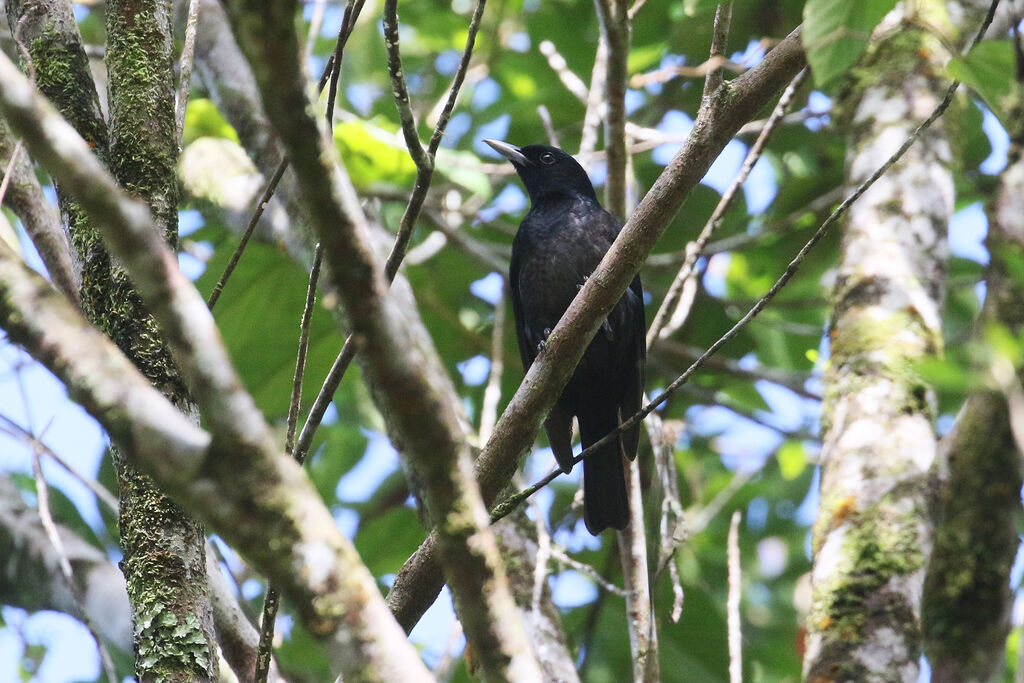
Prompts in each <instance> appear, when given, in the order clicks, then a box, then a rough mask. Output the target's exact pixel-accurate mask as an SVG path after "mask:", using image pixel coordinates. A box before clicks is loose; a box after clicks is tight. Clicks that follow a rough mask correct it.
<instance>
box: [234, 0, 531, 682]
mask: <svg viewBox="0 0 1024 683" xmlns="http://www.w3.org/2000/svg"><path fill="white" fill-rule="evenodd" d="M293 10H294V3H291V2H283V3H276V4H273V5H264V4H258V5H256V6H253V7H250V6H248V5H247V4H246V3H243V2H237V3H231V5H230V9H229V16H230V17H231V20H232V24H233V28H234V30H235V33H236V35H245V36H246V41H245V45H244V46H243V48H244V49H248V50H249V51H250V63H251V65H252V66H253V68H254V70H255V72H256V78H257V82H258V83H259V85H260V87H261V90H262V92H263V99H264V103H265V105H266V107H267V113H268V115H269V116H270V119H271V121H273V123H274V126H275V129H276V130H277V132H278V135H280V136H281V139H282V142H283V143H284V146H285V147H286V149H287V151H288V156H289V158H290V159H292V161H293V164H294V168H295V171H296V176H297V177H298V179H299V181H300V182H299V187H300V190H301V192H302V195H303V197H304V198H305V200H306V204H307V206H308V207H309V213H310V220H311V222H312V224H313V226H314V228H315V229H316V231H317V233H318V234H319V237H320V240H321V242H322V243H323V246H324V254H325V257H326V259H327V264H328V266H329V268H328V272H329V274H330V277H331V285H332V286H333V287H334V288H335V290H336V291H337V293H338V295H339V297H340V298H341V300H342V302H343V303H344V306H345V309H346V313H347V314H348V318H349V322H350V324H351V326H352V330H353V332H354V334H355V335H356V336H358V337H361V338H362V339H363V340H365V342H366V343H365V347H364V349H363V352H362V353H361V355H360V358H361V361H362V368H363V371H364V373H365V375H366V377H367V379H368V380H369V382H370V383H371V385H372V386H373V387H374V392H375V395H376V396H377V398H378V400H379V401H381V403H382V408H383V410H384V411H386V412H387V413H388V414H389V417H390V419H391V421H392V423H393V424H394V425H395V427H396V429H399V430H401V433H402V437H403V438H404V439H405V442H404V444H403V445H404V447H405V455H406V456H407V457H408V458H409V460H410V462H411V463H412V465H413V467H414V468H415V469H416V471H417V474H418V475H419V477H420V481H422V482H423V483H424V491H423V493H424V498H425V500H426V504H427V509H428V511H429V513H430V516H431V518H432V519H433V520H435V521H436V522H437V523H438V527H437V528H438V530H439V536H438V540H439V541H440V550H441V560H442V562H443V564H444V567H445V575H446V577H447V579H448V581H449V585H450V586H451V587H452V592H453V594H454V596H455V600H456V606H457V607H458V608H459V616H460V619H461V621H462V624H463V628H464V629H465V632H466V636H467V638H468V639H469V641H470V642H471V643H473V645H474V649H475V650H476V652H477V653H478V654H479V655H480V656H481V659H482V662H481V663H482V666H483V667H484V670H485V671H488V672H490V675H493V676H499V677H506V678H531V677H535V676H538V675H539V669H538V667H537V662H536V661H535V660H534V658H533V656H532V653H531V652H530V650H529V647H528V644H527V642H526V636H525V633H524V632H523V629H522V623H521V621H520V620H519V618H518V616H517V614H516V612H515V605H514V603H513V601H512V597H511V595H510V593H509V591H508V586H507V583H506V580H505V575H504V570H503V567H502V566H501V563H500V559H499V557H498V552H497V546H496V544H495V541H494V537H493V535H492V534H491V533H490V530H489V529H488V528H487V516H486V510H485V508H484V507H483V504H482V501H481V500H480V494H479V490H478V489H477V486H476V482H475V480H474V479H473V476H472V453H471V451H470V449H469V447H468V444H467V443H466V442H465V439H464V437H463V430H462V425H461V424H460V423H459V419H458V414H457V412H456V408H455V407H454V406H452V405H451V404H450V403H448V402H447V401H446V400H445V398H446V397H447V396H448V395H450V393H451V392H452V391H453V389H452V388H451V384H450V382H451V381H450V379H449V378H448V377H447V375H446V374H445V372H444V370H443V368H439V367H437V361H436V356H434V355H432V354H429V353H426V352H424V350H423V349H422V348H420V347H418V346H417V344H416V343H415V342H414V340H413V339H412V337H411V335H410V331H409V330H408V329H407V327H406V326H405V324H404V317H403V315H402V313H401V311H399V310H398V309H397V306H396V302H395V299H394V298H393V297H391V296H389V295H388V293H387V289H388V279H387V277H386V275H385V272H384V270H383V269H382V268H380V267H379V265H378V264H377V262H376V260H375V258H374V256H373V252H372V248H371V242H370V236H369V235H368V234H367V230H366V226H365V225H361V224H360V223H359V222H358V221H356V220H353V219H352V217H351V216H350V215H348V214H346V213H345V211H344V209H343V206H342V203H341V201H340V199H341V198H340V192H339V190H340V189H342V188H340V187H339V185H338V184H337V182H338V181H337V178H336V176H335V173H334V169H333V168H330V167H326V166H325V165H324V162H323V160H324V159H325V158H326V157H327V155H328V154H330V152H331V151H332V150H329V149H325V147H324V146H323V144H322V143H323V140H322V137H321V135H320V132H319V131H318V130H317V127H316V122H315V121H313V120H312V119H311V118H309V117H308V115H307V114H306V107H305V101H304V100H305V94H304V91H303V88H302V85H301V69H300V67H299V64H298V53H299V50H298V46H297V42H296V37H295V35H294V30H293V28H292V20H291V19H292V13H293ZM396 30H397V27H396ZM387 31H388V29H386V33H387ZM393 38H394V36H392V37H389V38H387V40H389V41H391V42H392V43H393V42H394V40H393ZM413 132H415V131H413ZM417 144H418V140H417Z"/></svg>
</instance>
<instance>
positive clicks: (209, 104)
mask: <svg viewBox="0 0 1024 683" xmlns="http://www.w3.org/2000/svg"><path fill="white" fill-rule="evenodd" d="M203 137H210V138H227V139H228V140H231V141H232V142H234V143H236V144H237V143H238V133H236V132H235V129H234V128H232V127H231V124H230V123H228V122H227V121H225V120H224V117H223V116H221V115H220V111H219V110H218V109H217V105H216V104H214V103H213V101H212V100H208V99H206V98H203V97H200V98H198V99H191V100H189V103H188V108H187V109H185V131H184V134H183V140H182V142H183V144H182V146H183V147H185V146H187V145H188V144H189V143H190V142H192V141H193V140H195V139H197V138H203Z"/></svg>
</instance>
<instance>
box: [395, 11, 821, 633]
mask: <svg viewBox="0 0 1024 683" xmlns="http://www.w3.org/2000/svg"><path fill="white" fill-rule="evenodd" d="M804 63H805V58H804V53H803V48H802V46H801V44H800V29H796V30H795V31H793V32H792V33H791V34H790V35H789V36H788V37H787V38H786V39H785V40H783V41H782V42H780V43H779V45H778V46H777V47H776V48H775V49H774V50H772V51H771V52H769V53H768V55H767V56H766V57H765V59H764V60H763V61H762V62H761V63H760V64H758V65H757V66H756V67H754V68H753V69H751V70H750V71H748V72H747V73H745V74H743V75H742V76H740V77H739V78H737V79H735V80H733V81H731V82H730V83H729V84H728V90H729V93H728V95H729V96H728V97H725V93H724V92H721V93H720V94H719V95H718V96H716V98H715V100H714V103H713V105H712V106H711V107H710V111H709V112H708V113H707V114H706V115H705V116H704V117H702V118H700V119H698V121H697V124H696V125H695V126H694V129H693V133H692V134H691V136H690V139H689V140H688V141H687V143H686V144H685V145H684V146H683V148H682V149H681V150H680V152H679V153H678V154H677V155H676V157H675V159H673V160H672V162H671V163H670V164H669V165H668V166H667V167H666V169H665V170H664V171H663V172H662V174H661V175H660V176H659V178H658V180H657V181H656V182H655V184H654V186H653V187H652V188H651V190H650V191H649V192H648V193H647V196H645V197H644V199H643V201H641V202H640V205H639V206H638V207H637V209H636V210H635V211H634V212H633V214H632V216H631V217H630V219H629V221H628V222H627V223H626V225H625V227H624V228H623V229H622V232H621V233H619V237H618V239H617V240H616V242H615V244H613V245H612V248H611V249H610V250H609V252H608V254H607V255H606V256H605V258H604V260H603V261H602V263H601V265H600V266H599V267H598V269H597V270H596V271H594V274H593V275H592V276H591V277H590V278H589V279H588V280H587V283H586V285H584V287H583V289H582V290H581V292H580V293H579V294H578V295H577V296H576V299H575V300H574V301H573V304H572V305H571V306H570V307H569V309H568V310H567V311H566V313H565V315H564V316H563V317H562V320H561V321H560V322H559V324H558V326H557V327H556V328H555V330H554V331H552V333H551V336H550V337H549V339H548V343H547V344H546V345H545V347H544V351H543V352H542V353H541V354H540V355H539V356H538V357H537V360H536V361H535V362H534V363H533V365H532V366H531V368H530V370H529V372H528V373H527V375H526V378H525V379H524V380H523V383H522V384H521V385H520V387H519V390H518V391H517V392H516V394H515V396H514V397H513V398H512V400H511V402H510V403H509V405H508V407H507V409H506V410H505V413H504V414H503V415H502V417H501V418H500V419H499V420H498V423H497V425H496V426H495V429H494V432H493V434H492V435H491V438H490V440H489V441H488V442H487V445H486V446H485V447H484V449H483V451H482V452H481V454H480V456H479V457H478V459H477V461H476V463H475V467H476V473H477V479H478V480H479V482H480V487H481V490H482V492H483V495H484V500H485V501H486V502H487V503H489V504H493V502H494V500H495V498H496V497H497V495H498V493H499V492H500V491H501V490H502V488H504V486H505V485H507V483H508V482H509V481H511V478H512V474H513V473H514V472H515V470H516V468H517V466H518V464H519V457H520V455H521V454H522V453H524V452H525V451H526V450H527V449H528V448H529V446H530V444H531V443H532V442H533V439H534V437H535V436H536V434H537V430H538V429H539V428H540V424H541V421H542V420H543V417H544V416H545V415H546V414H547V411H548V410H550V408H551V406H552V405H554V402H555V400H556V399H557V397H558V396H559V395H560V393H561V391H562V388H563V387H564V386H565V383H566V382H567V381H568V379H569V375H570V374H571V373H572V369H573V368H575V366H576V363H577V362H579V359H580V356H582V354H583V351H584V349H586V347H587V343H588V342H589V340H590V339H591V338H592V337H593V335H594V333H595V332H596V330H597V327H598V326H599V325H600V322H601V321H602V320H604V318H605V317H606V316H607V315H608V313H609V312H610V311H611V309H612V307H614V305H615V303H616V302H618V300H619V298H620V297H621V296H622V293H623V292H624V291H625V289H626V287H627V286H628V284H629V282H630V281H631V280H632V278H633V276H634V275H635V273H636V272H637V270H638V269H639V267H640V265H641V264H642V263H643V261H644V259H645V258H646V256H647V254H649V253H650V250H651V249H652V248H653V247H654V245H655V243H656V242H657V240H658V238H659V237H660V235H661V233H662V232H663V231H664V230H665V228H666V227H667V225H668V222H669V220H670V219H671V218H672V217H673V216H674V215H675V213H676V211H677V210H678V209H679V207H680V206H681V205H682V203H683V201H684V200H685V199H686V197H687V196H688V195H689V193H690V192H691V191H692V190H693V188H694V187H696V185H697V183H698V182H699V181H700V179H701V178H702V177H703V175H704V173H706V172H707V169H708V168H709V167H710V166H711V163H712V162H713V161H714V160H715V158H716V157H717V155H718V154H719V153H720V152H721V150H722V149H723V148H724V147H725V145H726V144H727V143H728V142H729V140H730V139H731V138H732V135H733V133H735V131H737V130H738V129H739V128H740V126H742V125H743V124H744V123H746V122H747V121H749V120H750V119H752V118H753V117H754V116H755V115H756V114H757V112H758V111H760V109H761V108H762V107H763V106H764V105H765V104H767V103H768V101H770V100H771V98H772V97H773V96H774V95H775V93H777V92H779V91H780V90H782V88H783V87H784V86H785V85H786V84H787V83H788V82H789V81H790V80H791V79H792V78H793V76H795V75H796V73H797V72H798V71H800V69H802V68H803V66H804ZM634 424H635V422H634ZM430 544H431V541H430V539H427V541H425V542H424V545H421V546H420V549H419V550H418V551H417V553H416V555H415V556H414V558H415V561H414V560H413V558H410V562H413V564H411V565H410V564H409V563H407V566H408V571H406V568H405V567H403V571H402V572H399V574H398V576H396V578H395V583H394V585H393V587H392V593H394V592H395V591H396V590H397V591H398V594H402V595H406V596H411V595H416V596H417V602H418V603H420V604H422V602H425V598H423V597H422V596H424V595H425V594H429V593H432V594H433V595H434V596H436V595H437V593H438V592H439V591H440V589H441V584H440V582H439V581H438V579H437V577H433V576H429V575H428V573H427V572H429V570H430V568H431V567H432V566H433V565H432V563H431V562H430V559H431V556H432V551H431V549H430V548H429V545H430ZM407 584H408V585H407ZM430 601H431V602H432V601H433V598H431V600H430ZM388 603H389V604H390V605H391V606H392V608H393V609H395V610H396V613H399V614H400V615H401V616H400V618H399V620H400V622H401V623H402V624H403V625H404V626H406V627H408V626H409V624H410V623H415V621H416V620H417V619H418V618H419V615H418V614H415V611H416V610H411V611H407V610H406V609H405V607H404V606H403V605H401V604H399V601H398V600H397V599H396V600H392V599H390V597H389V600H388ZM429 604H430V602H427V605H428V606H429Z"/></svg>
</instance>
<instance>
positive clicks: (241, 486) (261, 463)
mask: <svg viewBox="0 0 1024 683" xmlns="http://www.w3.org/2000/svg"><path fill="white" fill-rule="evenodd" d="M0 110H2V111H3V113H4V115H5V116H6V118H7V120H8V122H9V123H10V124H11V126H12V128H14V129H15V130H16V131H17V132H18V133H19V134H20V135H21V136H22V138H23V139H24V140H25V142H26V144H27V145H28V147H29V150H30V151H31V152H32V153H33V156H34V157H35V158H36V159H38V160H39V161H40V162H41V163H42V164H43V165H44V166H45V167H46V168H47V169H48V170H49V171H50V172H51V174H52V175H54V176H55V177H56V178H57V179H58V180H60V181H61V182H63V183H64V184H65V186H66V187H67V188H68V191H69V192H70V193H71V194H72V195H73V196H74V197H75V198H76V199H77V200H78V201H80V202H81V204H82V206H83V208H84V209H85V211H86V212H88V214H89V215H90V217H91V218H92V219H94V220H95V221H96V224H97V225H99V226H101V227H102V228H103V230H104V233H103V234H104V239H105V240H106V242H107V244H108V246H110V247H111V248H112V250H113V251H115V253H116V254H117V255H118V256H119V258H120V260H121V262H122V263H123V264H124V266H125V267H126V268H127V269H128V271H129V272H130V273H131V274H132V276H133V278H134V281H135V282H136V283H137V285H138V287H139V291H140V292H141V293H142V295H143V297H144V298H145V300H146V302H147V304H148V305H149V308H150V310H151V311H152V312H153V314H154V316H155V317H157V318H158V319H159V320H160V323H161V325H162V328H163V330H164V333H165V335H166V338H167V339H168V341H169V342H170V344H171V345H172V347H173V348H174V351H175V356H176V359H177V360H178V362H179V364H180V365H181V367H182V370H183V372H184V374H186V375H187V377H188V379H189V385H190V387H191V388H192V390H193V394H194V396H195V397H196V400H197V404H198V405H199V407H200V410H201V411H202V412H203V416H204V418H205V424H207V425H208V426H209V428H210V429H211V431H212V434H213V437H214V438H212V439H211V435H210V434H207V433H206V432H204V431H202V430H200V429H199V428H198V427H195V426H194V425H192V424H191V423H190V422H189V420H188V419H187V418H185V416H184V415H182V414H181V413H180V412H179V411H178V410H176V409H175V408H174V406H173V405H172V404H171V403H169V402H168V401H167V400H166V399H165V398H164V397H163V396H161V394H160V393H159V392H157V391H156V390H155V389H153V388H152V387H151V386H150V385H149V383H148V382H147V381H146V380H145V379H143V378H142V376H141V375H140V374H139V373H138V372H137V371H136V370H135V369H134V368H133V367H132V366H131V364H130V363H129V362H128V361H127V360H126V359H125V358H124V356H122V355H120V354H119V353H118V352H117V351H116V350H115V348H114V347H113V345H112V344H111V343H110V342H109V340H107V339H106V338H104V337H103V336H102V335H100V334H99V333H98V332H97V331H96V330H95V329H93V328H91V327H89V326H88V325H87V324H86V323H85V321H84V320H82V319H81V318H79V317H78V316H77V315H76V314H75V313H74V311H72V310H71V309H70V307H69V305H68V304H67V303H66V301H64V300H62V299H61V298H60V297H59V295H57V294H56V293H55V292H54V291H53V290H52V289H51V288H50V287H49V285H48V284H47V283H46V282H45V281H44V280H42V279H41V278H39V277H38V276H35V275H34V274H33V273H31V271H29V270H28V269H27V268H26V267H25V266H24V264H23V263H21V262H20V261H19V260H18V259H17V258H16V256H15V255H14V254H12V253H11V252H10V251H9V250H7V249H5V248H2V247H0V319H2V321H3V326H4V327H5V329H7V331H8V334H9V335H10V337H11V339H12V340H13V341H14V342H15V343H19V344H21V345H22V346H23V347H25V348H26V349H27V350H29V352H30V353H32V354H33V356H34V357H35V358H36V359H37V360H40V361H41V362H43V363H44V364H45V365H46V366H47V367H48V368H50V370H51V371H52V372H54V373H55V374H56V375H57V376H58V377H59V378H60V379H61V380H62V381H64V383H65V384H66V385H67V386H68V388H69V393H70V394H71V396H72V397H73V398H74V399H75V400H76V401H77V402H79V403H80V404H81V405H82V406H83V407H85V408H86V410H88V411H89V412H90V413H91V414H92V415H93V416H94V417H96V418H97V419H98V420H100V422H101V423H102V424H103V426H104V427H105V428H106V429H107V431H108V432H109V433H110V434H111V438H112V439H113V440H114V441H115V443H117V444H118V445H120V446H121V447H122V448H123V449H124V451H125V453H126V454H127V455H129V457H132V458H133V459H134V460H135V462H137V463H138V464H140V465H143V466H145V467H146V468H147V470H148V471H149V472H150V473H151V474H152V475H153V476H155V477H156V478H157V479H158V480H159V482H160V483H161V485H162V487H164V488H165V489H166V490H167V491H170V492H171V493H172V494H173V495H175V496H176V497H177V499H178V500H179V501H181V502H183V503H185V504H187V505H188V506H189V509H190V510H192V511H194V512H195V513H196V514H198V515H199V516H201V517H202V518H203V519H204V521H206V522H207V523H209V524H210V525H211V526H212V527H213V528H214V529H216V530H217V531H218V532H220V533H221V535H222V536H223V537H224V538H225V539H227V540H228V541H229V542H230V543H232V544H233V545H234V546H235V547H237V548H239V549H240V550H241V551H242V552H243V553H245V554H246V556H247V557H249V558H250V560H252V561H253V563H254V564H255V565H256V566H257V567H259V568H260V570H261V571H263V572H264V573H266V575H267V576H268V577H270V578H271V579H272V580H274V581H275V582H276V583H277V584H278V585H280V586H281V588H282V593H283V594H284V595H285V597H286V598H288V599H289V600H290V601H291V603H292V604H293V605H295V607H296V609H297V611H298V612H299V615H300V618H301V619H302V620H303V621H304V623H305V625H306V627H307V629H308V630H310V631H311V632H312V633H315V634H318V635H320V636H321V637H322V639H323V640H324V641H325V648H326V651H327V653H328V656H329V657H330V659H331V660H332V661H333V662H334V663H335V664H336V665H337V666H338V667H339V669H341V670H343V671H344V672H346V679H347V680H382V681H388V680H399V679H401V680H428V678H429V675H428V674H427V672H426V669H425V668H424V667H423V665H422V662H421V661H420V659H419V657H418V655H417V654H416V652H415V650H414V649H413V648H412V647H411V646H410V645H409V644H408V641H407V640H405V637H404V635H403V633H402V631H401V629H400V628H398V626H397V625H396V624H395V622H394V620H393V618H392V617H391V615H390V613H389V612H388V610H387V607H386V606H385V605H384V602H383V600H382V599H381V598H380V597H379V592H378V590H377V587H376V584H375V582H374V580H373V577H372V576H370V574H369V572H368V571H367V570H366V568H365V566H363V565H362V563H361V562H360V561H359V557H358V554H357V553H356V552H355V550H354V549H353V548H352V546H351V544H350V543H349V542H348V541H347V540H346V539H344V537H342V536H341V535H340V534H339V533H338V531H337V528H336V527H335V525H334V521H333V518H332V517H331V515H330V512H329V511H328V510H326V508H324V506H323V505H322V503H320V500H319V497H318V496H317V495H316V493H315V491H314V490H313V488H312V485H311V484H310V483H309V480H308V478H306V477H305V475H304V474H303V473H302V471H301V469H300V468H299V466H298V465H297V464H296V463H294V461H292V459H291V458H288V457H287V456H285V455H284V454H283V453H280V452H278V451H277V450H276V448H275V446H274V443H273V439H272V437H271V435H270V432H269V428H268V427H267V425H266V423H265V422H264V421H263V419H262V416H261V415H260V414H259V411H257V410H256V409H255V406H254V404H253V401H252V398H251V397H250V396H249V395H248V394H247V393H246V392H245V391H244V389H243V388H242V386H241V383H240V381H239V380H238V378H237V376H236V375H235V373H234V371H233V368H232V366H231V364H230V362H229V361H228V358H227V354H226V351H225V350H224V347H223V343H222V342H221V340H220V338H219V336H218V334H217V332H216V326H215V325H214V323H213V319H212V317H211V316H210V315H209V312H208V310H207V308H206V305H205V302H204V301H203V300H202V298H201V297H200V296H199V295H198V293H197V292H196V291H195V288H194V287H193V286H192V284H191V283H190V282H188V280H187V279H186V278H185V277H184V276H183V275H182V274H181V272H180V271H179V270H178V268H177V262H176V259H175V257H174V255H173V253H172V252H170V250H169V249H168V248H167V246H166V244H165V243H164V242H163V240H162V237H161V235H160V233H159V231H158V230H157V226H156V224H155V222H154V220H153V218H152V216H151V215H150V214H149V212H148V211H147V210H146V208H145V206H143V205H141V204H139V203H138V202H136V201H134V200H131V199H129V198H128V197H127V196H125V194H124V193H123V191H122V190H121V189H120V188H119V187H118V186H117V184H116V183H115V182H114V180H113V179H112V178H111V177H110V176H109V174H108V173H107V172H106V171H105V169H104V168H103V167H102V165H101V164H100V163H99V161H98V160H97V159H96V158H95V157H93V156H92V154H91V153H90V151H89V149H88V146H87V144H86V143H85V142H84V141H83V140H82V139H81V138H80V137H78V136H77V135H76V134H75V132H74V130H72V129H71V127H70V126H68V124H67V123H65V122H63V121H62V120H61V119H60V117H59V115H58V114H57V113H56V112H54V111H53V110H52V108H50V107H49V106H48V105H47V104H46V103H45V102H44V101H43V100H42V99H41V98H40V97H39V96H38V94H36V93H34V91H33V90H32V88H31V86H30V84H29V83H28V81H27V80H26V79H25V78H24V76H23V75H22V74H21V73H20V72H19V71H18V70H17V68H16V67H15V66H14V65H13V64H11V62H10V61H9V60H8V59H7V58H6V57H4V56H2V55H0ZM275 537H276V541H275ZM311 568H312V569H315V571H311Z"/></svg>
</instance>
